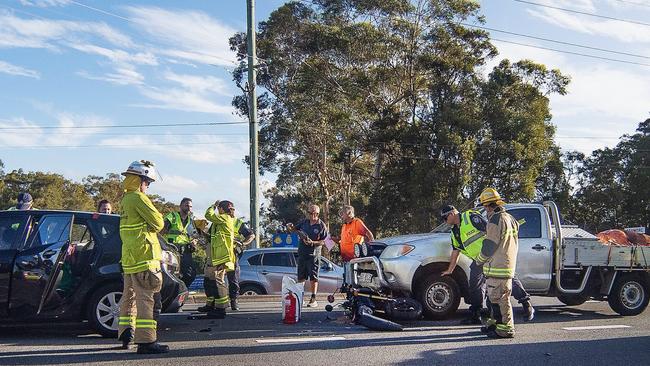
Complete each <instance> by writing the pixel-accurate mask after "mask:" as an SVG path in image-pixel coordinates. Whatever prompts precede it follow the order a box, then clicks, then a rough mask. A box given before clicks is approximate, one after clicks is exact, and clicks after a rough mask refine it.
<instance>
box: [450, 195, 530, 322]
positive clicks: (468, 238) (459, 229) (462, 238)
mask: <svg viewBox="0 0 650 366" xmlns="http://www.w3.org/2000/svg"><path fill="white" fill-rule="evenodd" d="M440 216H441V217H442V220H443V222H445V223H446V224H448V225H451V248H452V252H451V258H450V260H449V267H448V268H447V270H445V271H444V272H442V275H443V276H448V275H451V274H452V273H453V272H454V268H456V264H457V263H458V257H459V255H460V254H461V253H462V254H464V255H466V256H467V257H469V258H470V259H471V260H472V264H471V265H470V267H469V268H470V273H469V298H468V300H469V301H468V303H469V305H470V307H469V310H470V316H469V317H468V318H466V319H463V320H461V324H463V325H467V324H481V309H482V308H483V300H484V299H485V275H484V274H483V267H481V266H479V265H478V264H477V263H476V257H478V255H479V253H480V252H481V248H482V246H483V239H485V230H486V227H487V221H486V220H485V219H484V218H483V216H482V215H481V213H480V212H478V211H475V210H467V211H464V212H463V213H460V212H458V210H457V209H456V207H454V206H451V205H448V206H445V207H443V208H442V210H441V212H440ZM512 295H513V297H514V298H515V299H517V301H519V303H520V304H521V306H522V307H523V309H524V321H531V320H533V318H534V316H535V309H534V308H533V306H532V304H531V303H530V295H529V294H528V293H527V292H526V290H525V289H524V287H523V285H522V284H521V281H519V279H518V278H517V277H516V276H515V277H514V278H513V279H512Z"/></svg>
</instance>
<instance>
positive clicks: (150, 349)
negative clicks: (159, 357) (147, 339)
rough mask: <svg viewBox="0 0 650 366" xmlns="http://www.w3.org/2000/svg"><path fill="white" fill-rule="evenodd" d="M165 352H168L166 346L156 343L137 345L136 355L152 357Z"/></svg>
mask: <svg viewBox="0 0 650 366" xmlns="http://www.w3.org/2000/svg"><path fill="white" fill-rule="evenodd" d="M167 352H169V346H168V345H166V344H160V343H158V342H153V343H140V344H138V354H141V355H153V354H158V353H167Z"/></svg>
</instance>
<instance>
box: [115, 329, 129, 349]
mask: <svg viewBox="0 0 650 366" xmlns="http://www.w3.org/2000/svg"><path fill="white" fill-rule="evenodd" d="M118 340H120V341H122V349H129V348H131V347H130V343H131V342H133V329H131V328H126V330H124V332H122V334H120V338H118Z"/></svg>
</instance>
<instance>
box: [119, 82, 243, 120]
mask: <svg viewBox="0 0 650 366" xmlns="http://www.w3.org/2000/svg"><path fill="white" fill-rule="evenodd" d="M140 93H142V95H144V96H145V97H147V98H149V99H151V100H153V101H156V102H159V103H157V104H146V103H140V104H132V106H134V107H142V108H158V109H175V110H181V111H187V112H203V113H214V114H232V113H234V111H235V110H234V108H233V107H232V106H230V105H222V104H218V103H215V102H214V101H213V100H214V98H210V97H209V95H205V94H202V93H196V92H194V91H192V90H187V89H179V88H158V87H142V88H140Z"/></svg>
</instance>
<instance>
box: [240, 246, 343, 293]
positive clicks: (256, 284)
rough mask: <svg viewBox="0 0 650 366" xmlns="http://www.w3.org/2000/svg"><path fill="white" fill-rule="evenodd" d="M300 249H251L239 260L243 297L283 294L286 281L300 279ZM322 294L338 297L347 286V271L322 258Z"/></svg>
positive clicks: (320, 277) (320, 290) (319, 284)
mask: <svg viewBox="0 0 650 366" xmlns="http://www.w3.org/2000/svg"><path fill="white" fill-rule="evenodd" d="M297 257H298V249H296V248H262V249H248V250H246V251H244V253H243V254H242V256H241V258H240V259H239V265H240V267H241V276H240V280H239V285H240V287H241V290H240V293H241V294H242V295H273V294H278V295H279V294H281V293H282V277H283V276H289V277H291V278H293V279H294V280H295V279H296V278H297V276H296V275H297V271H298V268H297V265H296V263H297ZM318 277H319V278H318V292H320V293H322V294H325V293H334V292H335V291H337V290H338V289H339V288H341V285H342V283H343V267H340V266H338V265H336V264H334V263H332V262H331V261H329V260H328V259H325V258H323V257H321V259H320V271H319V276H318Z"/></svg>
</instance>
